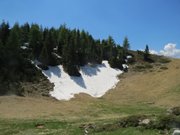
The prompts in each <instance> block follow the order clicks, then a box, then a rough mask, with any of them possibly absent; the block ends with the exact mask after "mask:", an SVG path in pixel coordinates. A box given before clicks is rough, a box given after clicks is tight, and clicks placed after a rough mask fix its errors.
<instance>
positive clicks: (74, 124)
mask: <svg viewBox="0 0 180 135" xmlns="http://www.w3.org/2000/svg"><path fill="white" fill-rule="evenodd" d="M150 65H153V64H152V63H151V64H150ZM161 65H162V64H160V65H159V66H158V69H159V67H160V66H161ZM163 66H165V67H167V68H168V69H167V70H164V71H163V72H152V73H151V72H141V73H140V72H132V73H131V72H128V73H125V74H123V77H122V78H121V81H120V83H118V84H117V87H116V88H115V89H113V90H110V91H108V92H107V93H106V94H105V95H104V96H103V97H101V98H98V99H94V98H92V97H90V96H87V95H83V94H80V95H77V97H76V98H75V99H72V100H70V101H68V102H67V101H56V100H53V99H48V98H30V97H13V96H11V97H0V135H59V134H60V135H83V134H84V129H83V128H80V127H81V126H82V125H88V124H93V125H96V126H99V127H100V128H101V127H103V125H107V126H108V124H112V123H116V122H117V121H119V120H120V119H121V118H124V117H128V116H132V115H147V116H149V117H159V116H163V115H165V114H166V110H167V109H168V108H170V107H173V106H175V105H176V106H179V105H180V102H179V92H180V89H179V88H180V84H179V82H180V77H179V76H180V71H179V69H177V68H176V67H180V62H179V61H178V60H172V62H171V63H170V64H167V65H165V64H163ZM143 68H145V71H146V70H147V71H149V70H153V69H154V68H156V66H154V65H153V68H151V66H149V65H144V67H143ZM146 68H147V69H146ZM107 82H108V81H107ZM37 125H42V128H37ZM159 132H160V130H157V129H143V128H135V127H127V128H119V127H118V128H116V127H111V128H109V129H108V130H103V128H102V129H101V130H93V129H91V130H90V131H89V135H159Z"/></svg>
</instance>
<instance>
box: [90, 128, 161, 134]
mask: <svg viewBox="0 0 180 135" xmlns="http://www.w3.org/2000/svg"><path fill="white" fill-rule="evenodd" d="M93 135H160V134H159V131H158V130H147V129H146V130H145V129H140V128H139V129H138V128H134V127H129V128H120V129H118V130H114V131H109V132H107V131H105V132H99V133H98V132H97V133H93Z"/></svg>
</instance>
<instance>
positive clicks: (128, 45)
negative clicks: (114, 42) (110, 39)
mask: <svg viewBox="0 0 180 135" xmlns="http://www.w3.org/2000/svg"><path fill="white" fill-rule="evenodd" d="M129 49H130V44H129V40H128V38H127V37H125V38H124V41H123V50H124V55H127V52H128V50H129Z"/></svg>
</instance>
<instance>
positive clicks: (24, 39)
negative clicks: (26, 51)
mask: <svg viewBox="0 0 180 135" xmlns="http://www.w3.org/2000/svg"><path fill="white" fill-rule="evenodd" d="M29 31H30V26H29V24H28V23H25V24H24V25H22V26H21V32H22V35H21V42H22V44H24V43H28V41H29Z"/></svg>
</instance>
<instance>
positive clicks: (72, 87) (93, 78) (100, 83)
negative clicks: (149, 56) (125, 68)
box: [42, 61, 122, 100]
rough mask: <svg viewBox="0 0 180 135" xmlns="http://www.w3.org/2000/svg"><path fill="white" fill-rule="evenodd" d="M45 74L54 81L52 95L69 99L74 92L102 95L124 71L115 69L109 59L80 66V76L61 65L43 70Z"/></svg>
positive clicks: (94, 95) (61, 98)
mask: <svg viewBox="0 0 180 135" xmlns="http://www.w3.org/2000/svg"><path fill="white" fill-rule="evenodd" d="M42 72H43V74H44V75H45V76H46V77H47V78H48V79H49V80H50V82H52V83H54V90H53V91H51V92H50V95H51V96H53V97H55V98H56V99H58V100H69V99H71V98H73V97H74V94H79V93H87V94H89V95H91V96H93V97H101V96H103V95H104V94H105V93H106V91H108V90H109V89H111V88H113V87H114V86H115V85H116V83H117V82H118V81H119V80H118V78H117V75H119V74H121V73H122V71H121V70H118V69H113V68H111V67H110V66H109V64H108V62H107V61H103V62H102V64H99V65H95V66H90V65H86V66H83V67H81V68H80V73H81V76H80V77H74V76H69V75H68V74H67V73H66V72H64V70H63V67H62V66H61V65H59V66H54V67H51V66H49V69H48V70H43V71H42Z"/></svg>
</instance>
